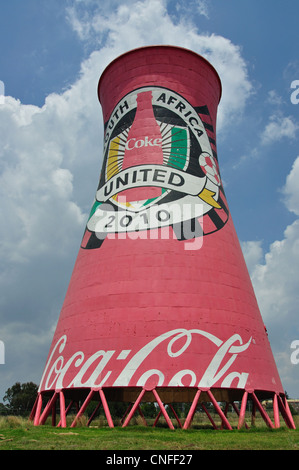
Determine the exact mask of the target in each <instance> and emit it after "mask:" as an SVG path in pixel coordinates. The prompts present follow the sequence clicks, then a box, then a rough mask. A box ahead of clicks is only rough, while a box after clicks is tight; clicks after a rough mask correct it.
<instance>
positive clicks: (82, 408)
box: [71, 390, 94, 428]
mask: <svg viewBox="0 0 299 470" xmlns="http://www.w3.org/2000/svg"><path fill="white" fill-rule="evenodd" d="M93 394H94V391H93V390H91V391H90V392H89V394H88V396H87V397H86V399H85V402H84V403H83V405H82V406H81V408H80V410H79V411H78V413H77V415H76V417H75V419H74V421H73V422H72V424H71V428H74V427H75V426H76V424H77V421H78V419H79V418H80V416H82V415H83V413H84V411H85V410H86V408H87V406H88V404H89V402H90V400H91V399H92V397H93Z"/></svg>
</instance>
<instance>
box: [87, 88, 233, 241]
mask: <svg viewBox="0 0 299 470" xmlns="http://www.w3.org/2000/svg"><path fill="white" fill-rule="evenodd" d="M208 121H209V112H208V109H207V107H206V106H201V107H198V108H194V107H192V106H191V105H190V103H189V102H188V101H187V100H186V99H184V98H183V97H182V96H181V95H179V94H178V93H175V92H174V91H172V90H169V89H166V88H162V87H143V88H139V89H136V90H134V91H132V92H131V93H129V94H127V95H126V96H125V97H123V98H122V100H121V101H120V102H119V103H118V104H117V106H116V107H115V108H114V110H113V111H112V113H111V116H110V119H109V121H108V122H107V123H106V125H105V136H104V150H103V166H102V172H101V176H100V181H99V186H98V190H97V192H96V197H95V201H94V204H93V207H92V209H91V212H90V216H89V219H88V222H87V226H86V232H85V234H84V237H83V241H82V247H83V248H87V249H88V248H98V247H100V246H101V244H102V242H103V241H104V240H105V238H106V237H114V238H115V237H116V235H117V234H118V236H122V237H123V236H124V234H125V235H127V236H130V237H131V238H134V237H135V238H137V237H141V236H143V237H147V236H150V235H149V231H152V230H154V229H159V228H166V227H168V228H169V227H172V229H173V233H174V234H175V238H177V239H178V240H189V239H192V238H195V237H200V236H202V235H206V234H208V233H211V232H213V231H216V230H219V228H221V227H222V226H223V225H224V224H225V223H226V221H227V219H228V209H227V205H226V203H225V197H224V192H223V188H222V183H221V178H220V173H219V167H218V162H217V154H216V147H215V139H214V132H213V127H212V125H211V124H210V123H209V122H208ZM207 131H208V132H207ZM208 133H209V135H208ZM206 215H209V220H208V224H207V225H206V227H205V218H206ZM141 234H143V235H141Z"/></svg>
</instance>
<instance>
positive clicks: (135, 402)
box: [30, 387, 296, 430]
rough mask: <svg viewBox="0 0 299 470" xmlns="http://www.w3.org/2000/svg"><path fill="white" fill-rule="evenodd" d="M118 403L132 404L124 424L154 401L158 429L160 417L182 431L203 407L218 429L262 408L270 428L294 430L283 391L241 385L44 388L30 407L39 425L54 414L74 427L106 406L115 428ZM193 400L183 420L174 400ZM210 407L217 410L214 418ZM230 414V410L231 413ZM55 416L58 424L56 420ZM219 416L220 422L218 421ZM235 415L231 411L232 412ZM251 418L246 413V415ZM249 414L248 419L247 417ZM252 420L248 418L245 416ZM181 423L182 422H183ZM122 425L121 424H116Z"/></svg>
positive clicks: (239, 423) (241, 422)
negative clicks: (114, 411) (113, 409)
mask: <svg viewBox="0 0 299 470" xmlns="http://www.w3.org/2000/svg"><path fill="white" fill-rule="evenodd" d="M265 400H267V403H268V405H269V404H270V405H271V408H272V409H271V416H272V414H273V417H272V418H270V415H269V411H270V410H268V409H267V410H266V407H265V404H264V403H263V402H264V401H265ZM114 402H123V403H128V408H127V410H126V412H125V413H124V415H123V417H122V419H121V420H120V425H121V426H122V427H126V426H128V425H129V424H130V422H131V420H132V418H133V416H134V415H135V413H137V412H138V413H139V414H140V416H141V419H142V421H143V423H144V424H145V425H147V422H146V419H145V417H144V415H143V413H142V410H141V407H140V405H141V404H142V403H149V402H150V403H155V404H156V410H157V415H156V417H155V420H154V423H153V426H154V427H155V426H156V425H157V423H158V421H159V419H160V417H161V416H163V417H164V419H165V421H166V423H167V425H168V427H169V428H170V429H174V428H175V426H174V424H173V422H174V423H175V425H176V426H177V427H179V428H182V429H188V428H190V426H191V425H192V421H193V418H194V415H195V412H196V411H202V412H204V413H205V414H206V416H207V417H208V419H209V421H210V423H211V425H212V427H213V428H214V429H228V430H232V429H233V427H234V428H237V429H241V428H242V427H243V426H244V427H245V428H249V427H250V426H254V425H255V419H256V411H257V410H258V411H259V413H260V415H261V417H262V418H263V420H264V422H265V423H266V425H267V426H268V427H269V428H273V429H274V428H279V427H280V426H281V418H282V419H283V421H284V422H285V424H286V426H287V427H288V428H289V429H296V426H295V423H294V420H293V417H292V414H291V411H290V408H289V405H288V402H287V399H286V396H285V394H281V393H275V392H269V391H261V390H240V389H223V388H221V389H219V388H218V389H217V388H214V389H213V388H211V389H208V388H187V387H186V388H185V387H184V388H180V389H178V388H171V387H164V388H163V387H156V388H153V389H147V388H140V387H132V388H130V387H120V388H105V387H103V388H97V389H75V390H69V389H66V390H55V391H54V392H53V391H48V392H40V393H39V394H38V396H37V399H36V402H35V405H34V407H33V409H32V412H31V415H30V419H31V420H32V421H33V422H34V425H35V426H39V425H43V424H45V423H46V421H47V419H48V418H49V417H50V415H51V417H52V421H51V423H52V426H58V427H63V428H65V427H67V426H70V427H71V428H73V427H75V426H76V425H77V424H78V421H79V420H80V418H81V417H82V416H83V415H84V413H85V412H86V409H87V407H89V414H90V416H89V419H88V421H87V426H89V425H90V424H91V422H92V421H93V419H94V418H95V416H96V413H97V411H98V410H99V408H100V407H101V406H102V407H103V410H104V414H105V417H106V419H107V423H108V426H109V427H110V428H113V427H114V426H115V425H116V424H115V421H114V419H113V417H112V415H111V412H110V408H109V404H108V403H114ZM176 403H185V404H189V406H190V407H189V411H188V413H187V416H186V418H184V419H183V420H182V419H180V418H179V417H178V415H177V413H176V411H175V409H174V406H173V405H174V404H176ZM92 404H94V405H95V406H94V409H93V410H92V411H91V413H90V407H91V405H92ZM248 404H251V406H250V409H251V423H250V424H248V422H247V421H246V419H245V412H246V408H247V405H248ZM267 408H268V407H267ZM212 409H214V413H213V416H212V411H211V410H212ZM74 410H75V416H74V417H73V419H72V420H71V422H70V424H69V425H67V415H68V414H70V412H71V411H72V416H73V412H74ZM229 410H231V411H232V410H233V411H234V412H235V413H236V415H237V424H233V422H234V423H236V420H235V419H234V418H232V417H231V416H228V412H229ZM229 415H231V413H229ZM57 416H59V418H60V419H59V422H58V423H57ZM215 416H216V418H217V419H218V418H220V424H219V423H216V422H215ZM232 416H233V415H232ZM247 416H248V413H247ZM247 416H246V418H247ZM247 419H248V418H247ZM182 421H183V422H182ZM117 425H118V424H117Z"/></svg>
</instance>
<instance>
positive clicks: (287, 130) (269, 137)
mask: <svg viewBox="0 0 299 470" xmlns="http://www.w3.org/2000/svg"><path fill="white" fill-rule="evenodd" d="M298 129H299V125H298V124H297V122H295V121H294V118H293V117H292V116H287V117H282V116H280V115H279V114H273V115H272V116H270V119H269V123H268V124H267V126H266V127H265V129H264V131H263V133H262V135H261V142H262V144H264V145H267V144H272V143H274V142H276V141H279V140H281V139H283V138H285V137H286V138H289V139H295V137H296V136H297V131H298Z"/></svg>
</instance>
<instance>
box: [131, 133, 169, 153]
mask: <svg viewBox="0 0 299 470" xmlns="http://www.w3.org/2000/svg"><path fill="white" fill-rule="evenodd" d="M161 145H162V139H160V138H159V137H157V138H156V139H153V138H149V137H148V136H147V135H146V136H145V137H144V139H136V138H132V139H129V140H127V142H126V145H125V149H126V150H133V149H134V148H138V149H139V148H141V147H148V146H150V147H161Z"/></svg>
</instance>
